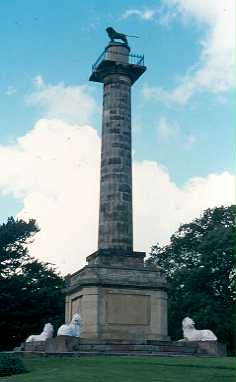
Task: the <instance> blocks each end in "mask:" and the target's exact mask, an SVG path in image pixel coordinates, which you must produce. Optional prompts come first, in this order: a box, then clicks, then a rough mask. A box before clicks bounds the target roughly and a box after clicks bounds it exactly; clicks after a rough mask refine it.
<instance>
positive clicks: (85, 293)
mask: <svg viewBox="0 0 236 382" xmlns="http://www.w3.org/2000/svg"><path fill="white" fill-rule="evenodd" d="M144 256H145V254H144V253H143V252H133V253H129V254H123V253H122V254H120V255H119V254H118V253H110V252H104V251H102V252H101V251H99V252H96V253H94V254H93V255H90V256H89V257H88V258H87V261H88V265H87V266H85V267H84V268H83V269H81V270H80V271H79V272H76V273H75V274H73V275H71V276H70V277H69V278H68V280H67V281H68V288H67V291H66V294H67V297H66V321H67V322H68V321H70V320H71V318H72V315H73V314H74V313H75V312H76V311H79V312H80V314H81V317H82V320H83V322H84V327H83V328H82V331H81V339H91V340H98V339H99V340H136V341H145V340H166V341H167V340H168V339H169V338H168V336H167V292H166V290H167V285H166V281H165V279H164V278H163V277H162V276H161V274H160V269H159V268H156V267H155V268H154V267H153V268H147V267H144V261H143V259H144Z"/></svg>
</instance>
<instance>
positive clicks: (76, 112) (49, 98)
mask: <svg viewBox="0 0 236 382" xmlns="http://www.w3.org/2000/svg"><path fill="white" fill-rule="evenodd" d="M34 83H35V86H36V89H35V91H34V92H33V93H31V94H30V95H28V96H27V97H26V102H27V103H28V104H29V105H34V106H39V107H40V108H42V110H43V111H44V113H45V114H44V116H45V117H46V118H57V119H63V120H65V121H67V122H69V123H79V124H84V123H89V122H90V121H91V117H92V116H93V115H94V113H95V112H97V111H98V108H97V105H96V102H95V99H94V97H93V96H92V89H91V88H90V87H89V86H66V85H65V84H64V83H59V84H57V85H50V84H45V82H44V80H43V77H42V76H41V75H38V76H36V77H35V79H34Z"/></svg>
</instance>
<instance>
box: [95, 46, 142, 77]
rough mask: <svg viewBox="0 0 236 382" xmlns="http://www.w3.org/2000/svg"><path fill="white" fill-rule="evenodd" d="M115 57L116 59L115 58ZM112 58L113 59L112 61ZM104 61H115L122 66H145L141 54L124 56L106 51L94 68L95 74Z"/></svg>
mask: <svg viewBox="0 0 236 382" xmlns="http://www.w3.org/2000/svg"><path fill="white" fill-rule="evenodd" d="M114 56H115V59H113V57H114ZM111 57H112V59H111ZM102 61H115V62H118V63H122V64H132V65H137V66H144V55H143V54H142V55H140V54H123V53H120V52H108V51H107V50H104V51H103V52H102V54H100V56H99V57H98V59H97V61H96V62H95V63H94V64H93V66H92V71H93V72H94V71H95V70H96V69H97V67H98V66H99V64H100V63H101V62H102Z"/></svg>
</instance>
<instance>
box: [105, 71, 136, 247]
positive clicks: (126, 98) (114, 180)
mask: <svg viewBox="0 0 236 382" xmlns="http://www.w3.org/2000/svg"><path fill="white" fill-rule="evenodd" d="M98 249H100V250H110V251H120V253H122V252H124V253H130V252H132V250H133V223H132V160H131V80H130V78H129V77H128V76H125V75H120V74H110V75H107V76H106V77H105V78H104V92H103V121H102V154H101V183H100V211H99V239H98Z"/></svg>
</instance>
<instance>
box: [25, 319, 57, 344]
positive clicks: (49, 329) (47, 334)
mask: <svg viewBox="0 0 236 382" xmlns="http://www.w3.org/2000/svg"><path fill="white" fill-rule="evenodd" d="M52 336H53V326H52V324H50V322H48V323H47V324H45V325H44V327H43V331H42V333H40V334H31V335H30V336H29V337H28V338H27V339H26V341H25V342H39V341H46V340H47V339H48V338H52Z"/></svg>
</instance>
